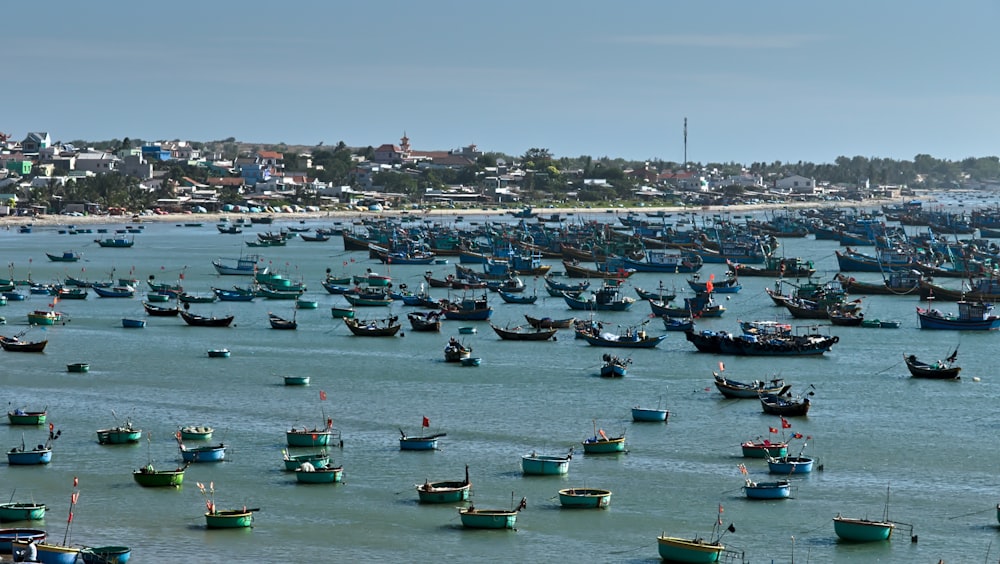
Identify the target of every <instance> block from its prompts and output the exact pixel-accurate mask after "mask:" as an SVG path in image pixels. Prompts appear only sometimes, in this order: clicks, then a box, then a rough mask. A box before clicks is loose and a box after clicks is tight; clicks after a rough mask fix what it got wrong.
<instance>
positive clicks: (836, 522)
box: [833, 515, 896, 542]
mask: <svg viewBox="0 0 1000 564" xmlns="http://www.w3.org/2000/svg"><path fill="white" fill-rule="evenodd" d="M895 528H896V524H895V523H892V522H891V521H869V520H868V519H851V518H849V517H841V516H840V515H837V516H836V517H834V518H833V531H834V532H835V533H837V536H838V537H840V538H841V540H845V541H851V542H876V541H885V540H889V537H891V536H892V531H893V529H895Z"/></svg>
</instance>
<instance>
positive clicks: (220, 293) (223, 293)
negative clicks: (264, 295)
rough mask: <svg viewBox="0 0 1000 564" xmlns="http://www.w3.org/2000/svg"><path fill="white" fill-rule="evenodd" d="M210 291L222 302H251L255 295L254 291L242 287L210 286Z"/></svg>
mask: <svg viewBox="0 0 1000 564" xmlns="http://www.w3.org/2000/svg"><path fill="white" fill-rule="evenodd" d="M212 293H213V294H215V297H217V298H219V301H223V302H252V301H253V299H254V298H255V297H257V294H256V292H254V291H252V290H244V289H233V290H226V289H224V288H212Z"/></svg>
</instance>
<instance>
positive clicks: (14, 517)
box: [0, 502, 45, 530]
mask: <svg viewBox="0 0 1000 564" xmlns="http://www.w3.org/2000/svg"><path fill="white" fill-rule="evenodd" d="M44 518H45V504H44V503H34V502H9V503H0V522H10V521H41V520H42V519H44ZM0 530H2V529H0Z"/></svg>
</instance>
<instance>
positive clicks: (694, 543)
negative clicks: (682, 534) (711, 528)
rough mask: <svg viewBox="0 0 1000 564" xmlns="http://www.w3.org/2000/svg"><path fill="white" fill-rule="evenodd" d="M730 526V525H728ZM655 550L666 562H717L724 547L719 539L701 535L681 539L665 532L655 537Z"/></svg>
mask: <svg viewBox="0 0 1000 564" xmlns="http://www.w3.org/2000/svg"><path fill="white" fill-rule="evenodd" d="M730 527H732V525H730ZM656 542H657V550H658V552H659V554H660V558H662V559H663V560H664V561H666V562H691V563H696V564H697V563H702V562H718V561H719V558H720V556H721V555H722V553H723V551H725V550H726V547H725V546H723V545H722V543H721V542H719V541H714V542H710V541H706V540H705V539H703V538H701V537H697V538H694V539H682V538H678V537H668V536H666V533H664V534H661V535H660V536H658V537H656Z"/></svg>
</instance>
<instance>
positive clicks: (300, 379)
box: [284, 376, 309, 386]
mask: <svg viewBox="0 0 1000 564" xmlns="http://www.w3.org/2000/svg"><path fill="white" fill-rule="evenodd" d="M284 380H285V385H286V386H308V385H309V376H285V377H284Z"/></svg>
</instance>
